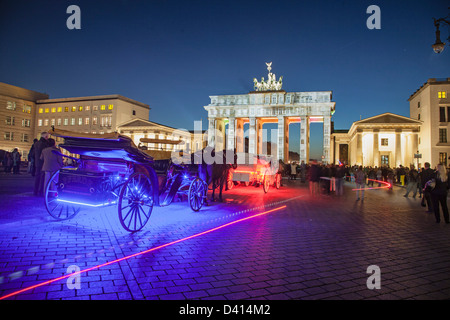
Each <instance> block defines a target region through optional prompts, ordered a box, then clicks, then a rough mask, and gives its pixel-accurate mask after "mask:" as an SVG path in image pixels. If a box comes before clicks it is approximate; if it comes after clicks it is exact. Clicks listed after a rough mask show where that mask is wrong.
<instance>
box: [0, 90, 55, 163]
mask: <svg viewBox="0 0 450 320" xmlns="http://www.w3.org/2000/svg"><path fill="white" fill-rule="evenodd" d="M41 99H48V95H47V94H45V93H40V92H36V91H32V90H28V89H24V88H20V87H16V86H13V85H10V84H6V83H1V82H0V115H1V119H0V134H1V136H0V149H1V150H6V151H12V150H13V149H14V148H18V150H19V152H20V153H21V154H22V157H23V158H22V159H26V157H27V156H28V152H29V150H30V147H31V144H32V143H33V139H34V138H35V118H36V101H37V100H41Z"/></svg>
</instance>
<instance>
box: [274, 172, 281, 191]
mask: <svg viewBox="0 0 450 320" xmlns="http://www.w3.org/2000/svg"><path fill="white" fill-rule="evenodd" d="M280 187H281V174H279V173H277V174H276V175H275V188H277V189H280Z"/></svg>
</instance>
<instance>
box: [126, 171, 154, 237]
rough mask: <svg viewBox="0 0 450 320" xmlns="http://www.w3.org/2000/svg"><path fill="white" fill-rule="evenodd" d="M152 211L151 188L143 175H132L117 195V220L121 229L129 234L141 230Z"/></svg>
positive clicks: (148, 180) (149, 182)
mask: <svg viewBox="0 0 450 320" xmlns="http://www.w3.org/2000/svg"><path fill="white" fill-rule="evenodd" d="M152 209H153V186H152V183H151V181H150V179H149V178H148V177H147V176H146V175H145V174H143V173H139V172H136V173H133V174H132V175H131V176H130V177H129V178H128V180H127V181H126V182H125V184H124V186H123V187H122V189H121V190H120V194H119V204H118V210H119V220H120V224H121V225H122V227H123V228H124V229H125V230H127V231H130V232H136V231H139V230H141V229H142V228H143V227H144V226H145V224H146V223H147V221H148V219H150V215H151V213H152Z"/></svg>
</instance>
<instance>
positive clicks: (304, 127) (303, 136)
mask: <svg viewBox="0 0 450 320" xmlns="http://www.w3.org/2000/svg"><path fill="white" fill-rule="evenodd" d="M302 161H304V162H305V163H308V162H309V117H308V116H301V117H300V163H301V162H302Z"/></svg>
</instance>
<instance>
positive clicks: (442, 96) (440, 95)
mask: <svg viewBox="0 0 450 320" xmlns="http://www.w3.org/2000/svg"><path fill="white" fill-rule="evenodd" d="M446 96H447V93H446V92H445V91H439V92H438V98H439V99H445V98H446Z"/></svg>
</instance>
